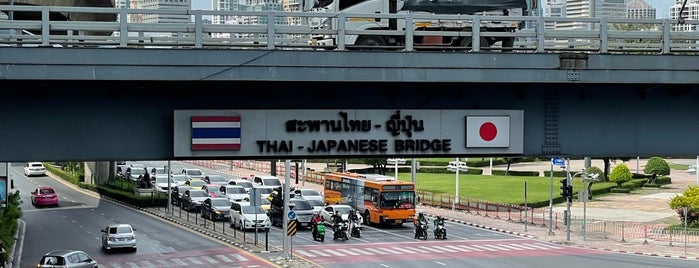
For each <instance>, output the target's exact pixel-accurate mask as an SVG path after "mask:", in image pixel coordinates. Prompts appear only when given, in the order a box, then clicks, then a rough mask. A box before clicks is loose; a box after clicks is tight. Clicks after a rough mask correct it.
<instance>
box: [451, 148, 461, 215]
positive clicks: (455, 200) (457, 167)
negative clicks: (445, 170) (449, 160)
mask: <svg viewBox="0 0 699 268" xmlns="http://www.w3.org/2000/svg"><path fill="white" fill-rule="evenodd" d="M460 165H461V163H460V162H459V158H458V157H457V158H456V196H455V197H454V203H453V204H452V206H451V210H455V209H456V204H458V203H459V166H460Z"/></svg>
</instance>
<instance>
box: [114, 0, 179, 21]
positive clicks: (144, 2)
mask: <svg viewBox="0 0 699 268" xmlns="http://www.w3.org/2000/svg"><path fill="white" fill-rule="evenodd" d="M114 6H115V7H116V8H130V9H161V10H173V9H179V10H189V9H191V7H192V2H191V0H116V1H115V2H114ZM189 21H190V15H185V14H181V15H176V14H130V15H129V22H145V23H186V22H189Z"/></svg>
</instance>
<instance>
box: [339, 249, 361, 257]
mask: <svg viewBox="0 0 699 268" xmlns="http://www.w3.org/2000/svg"><path fill="white" fill-rule="evenodd" d="M337 251H342V252H344V253H345V254H349V255H352V256H359V255H361V254H359V253H356V252H354V251H351V250H348V249H344V248H338V249H337Z"/></svg>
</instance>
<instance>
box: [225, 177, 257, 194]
mask: <svg viewBox="0 0 699 268" xmlns="http://www.w3.org/2000/svg"><path fill="white" fill-rule="evenodd" d="M228 185H238V186H243V188H245V191H248V192H250V189H252V187H255V185H254V184H253V183H252V182H251V181H249V180H244V179H235V180H229V181H228Z"/></svg>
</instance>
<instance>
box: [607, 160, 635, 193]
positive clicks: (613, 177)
mask: <svg viewBox="0 0 699 268" xmlns="http://www.w3.org/2000/svg"><path fill="white" fill-rule="evenodd" d="M609 180H610V181H612V182H614V183H616V184H617V186H618V187H619V188H621V185H622V184H623V183H625V182H627V181H630V180H631V171H630V170H629V168H628V167H627V166H626V165H625V164H620V165H618V166H616V167H614V170H612V174H610V175H609Z"/></svg>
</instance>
